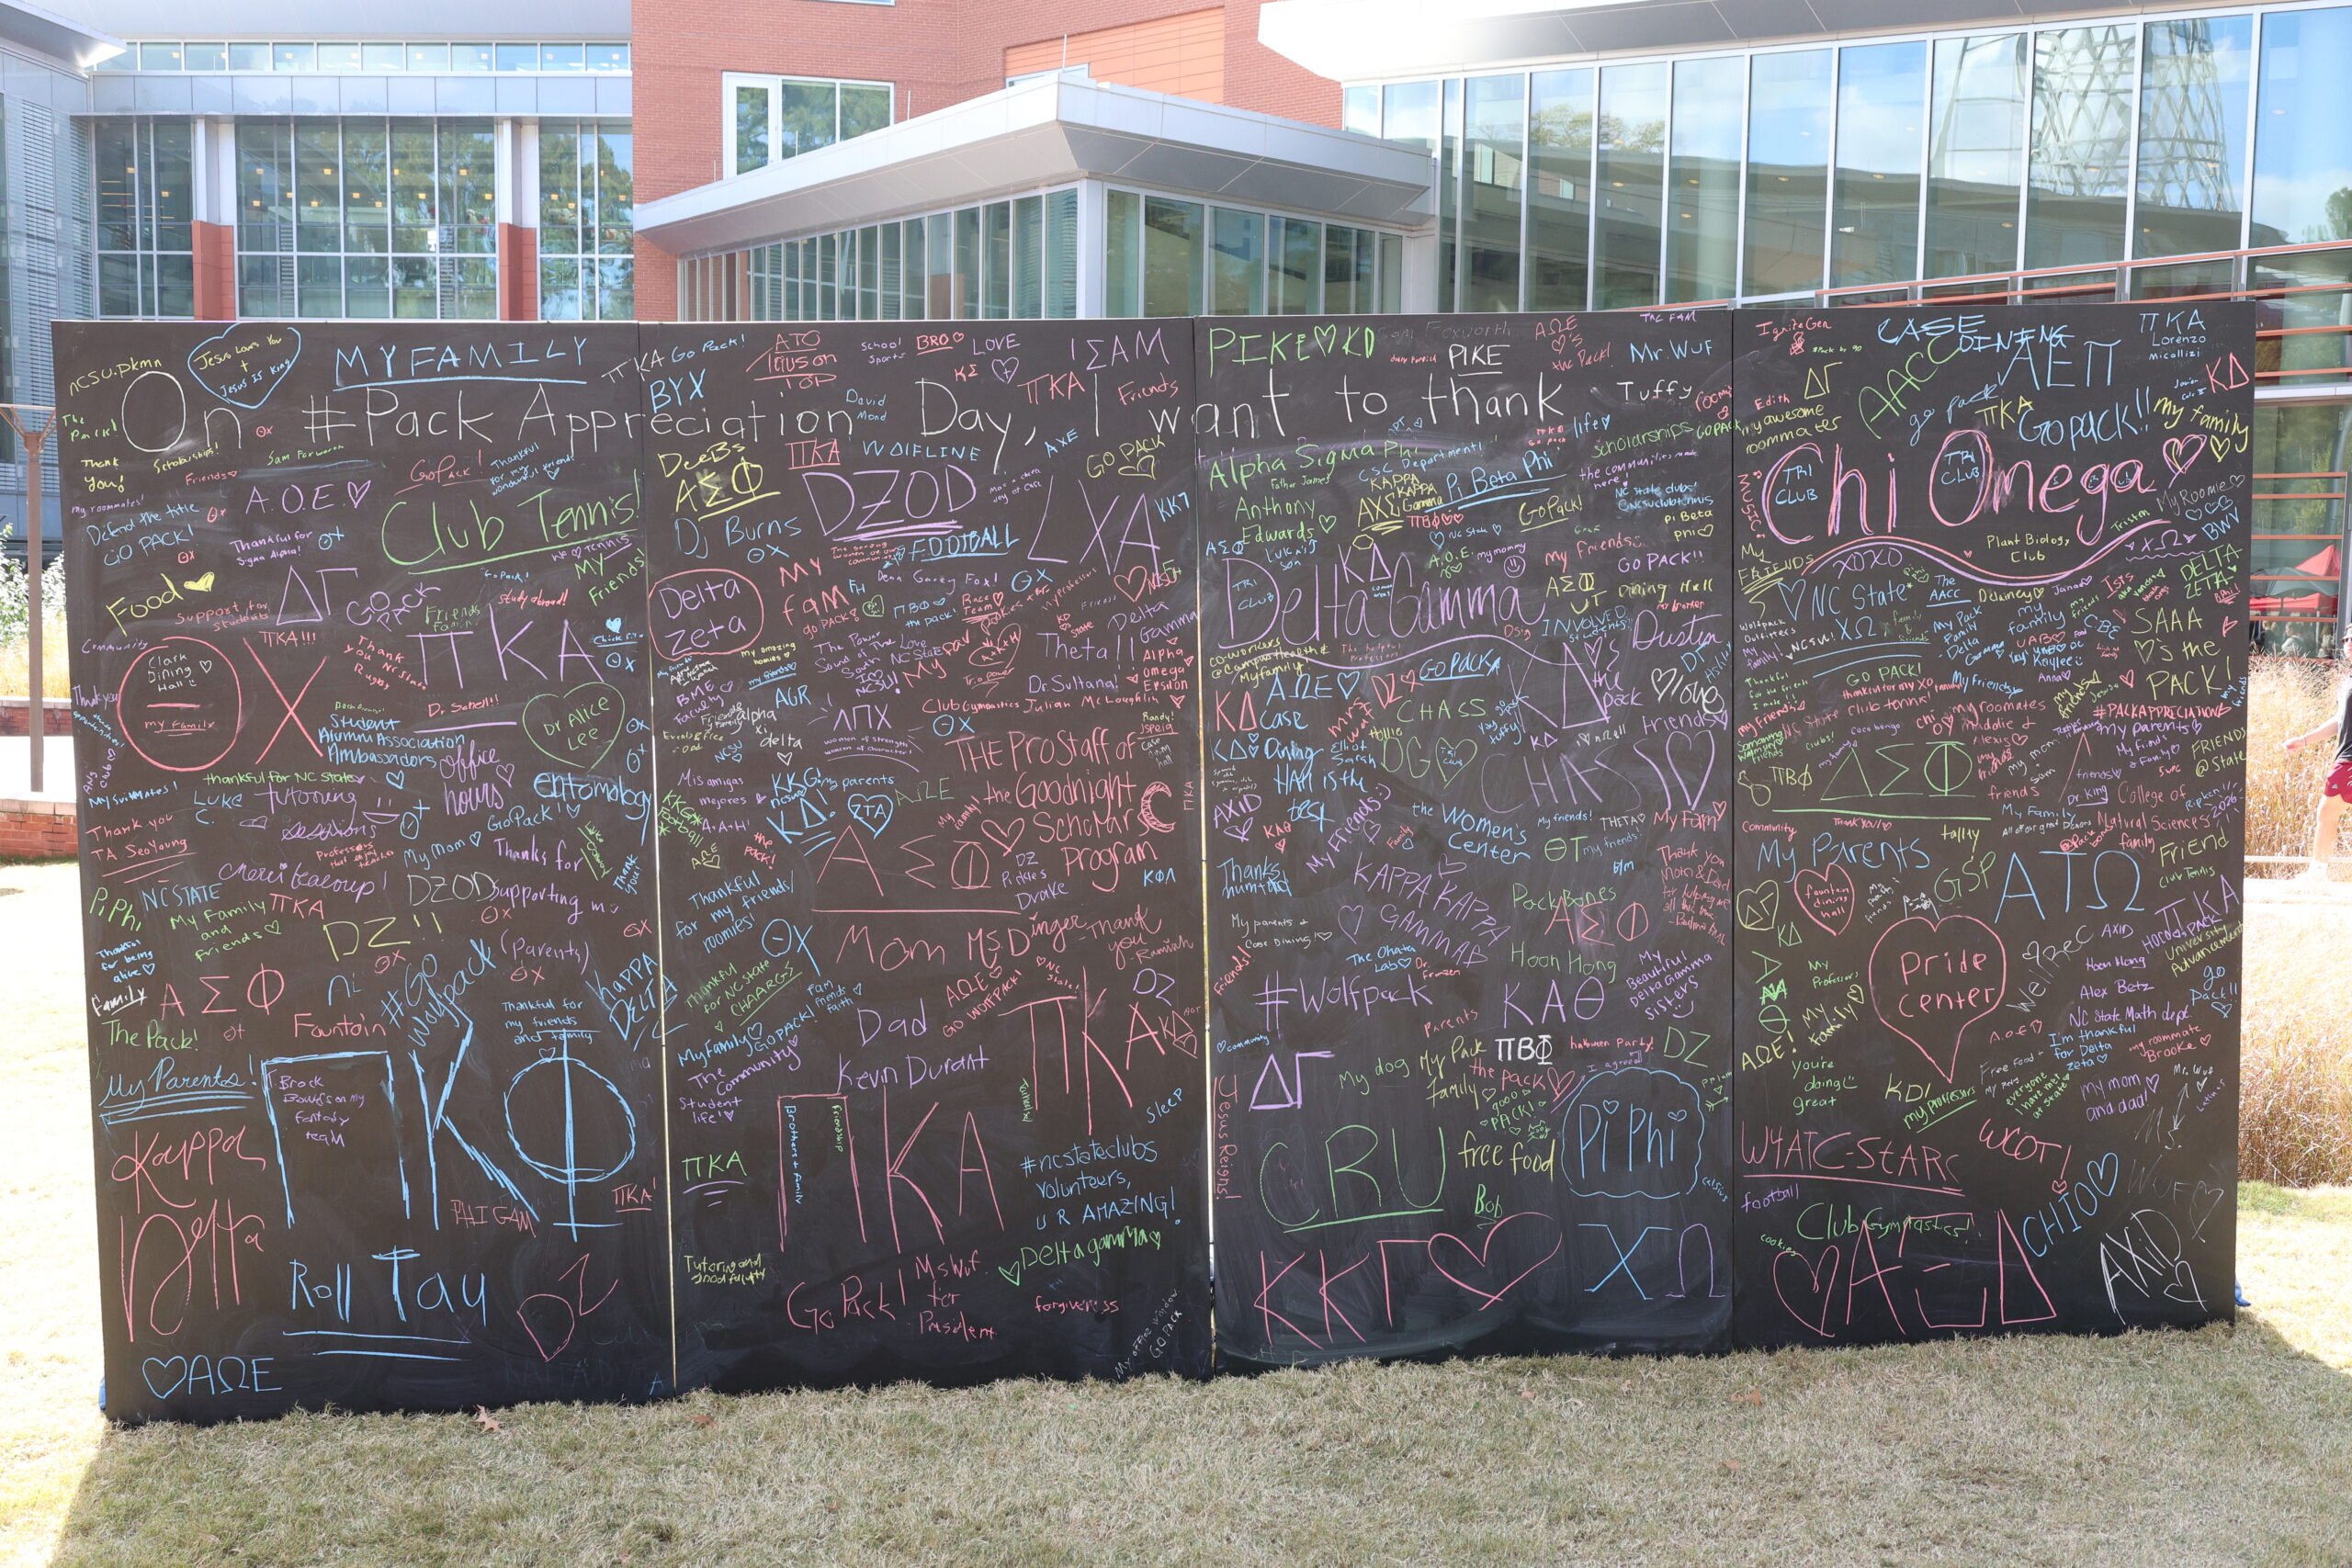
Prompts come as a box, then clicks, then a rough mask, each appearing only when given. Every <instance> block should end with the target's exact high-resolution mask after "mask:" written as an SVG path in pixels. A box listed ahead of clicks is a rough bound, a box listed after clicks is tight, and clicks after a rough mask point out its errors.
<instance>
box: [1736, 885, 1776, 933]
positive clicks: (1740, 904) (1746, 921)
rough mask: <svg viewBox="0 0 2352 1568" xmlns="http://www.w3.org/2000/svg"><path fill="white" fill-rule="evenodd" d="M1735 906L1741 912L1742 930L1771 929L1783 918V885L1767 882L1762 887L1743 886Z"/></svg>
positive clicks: (1740, 926)
mask: <svg viewBox="0 0 2352 1568" xmlns="http://www.w3.org/2000/svg"><path fill="white" fill-rule="evenodd" d="M1733 906H1734V908H1736V909H1737V911H1738V913H1739V929H1740V930H1742V931H1770V930H1771V929H1772V926H1773V923H1774V922H1775V921H1777V920H1778V919H1780V918H1781V885H1780V884H1779V883H1777V882H1767V883H1765V884H1764V885H1763V886H1760V887H1743V888H1741V889H1740V890H1739V897H1737V898H1736V899H1735V900H1733Z"/></svg>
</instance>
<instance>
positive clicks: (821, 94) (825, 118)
mask: <svg viewBox="0 0 2352 1568" xmlns="http://www.w3.org/2000/svg"><path fill="white" fill-rule="evenodd" d="M776 96H777V97H778V99H779V100H780V101H779V103H778V105H777V107H776V116H775V146H776V156H777V157H779V158H796V157H798V156H799V155H800V154H801V153H803V152H815V151H816V150H817V149H818V148H820V147H831V145H832V144H833V139H834V129H835V119H834V110H835V107H836V106H835V102H834V98H835V95H834V91H833V85H832V84H831V82H786V83H785V84H783V85H781V86H780V87H779V88H778V89H777V95H776Z"/></svg>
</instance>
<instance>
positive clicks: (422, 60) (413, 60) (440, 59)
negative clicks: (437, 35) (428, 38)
mask: <svg viewBox="0 0 2352 1568" xmlns="http://www.w3.org/2000/svg"><path fill="white" fill-rule="evenodd" d="M408 68H409V69H410V70H411V71H447V70H448V69H449V46H448V45H447V44H446V43H413V44H410V45H409V46H408Z"/></svg>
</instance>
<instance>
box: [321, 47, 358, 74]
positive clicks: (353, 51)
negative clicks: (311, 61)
mask: <svg viewBox="0 0 2352 1568" xmlns="http://www.w3.org/2000/svg"><path fill="white" fill-rule="evenodd" d="M319 69H320V70H322V71H356V70H358V69H359V46H358V45H357V44H356V43H322V44H321V45H319Z"/></svg>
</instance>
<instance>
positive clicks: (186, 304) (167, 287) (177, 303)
mask: <svg viewBox="0 0 2352 1568" xmlns="http://www.w3.org/2000/svg"><path fill="white" fill-rule="evenodd" d="M155 314H157V315H159V316H179V317H182V318H186V317H189V316H193V315H195V314H196V259H195V258H194V257H193V256H185V255H179V256H171V255H160V256H157V257H156V258H155Z"/></svg>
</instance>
